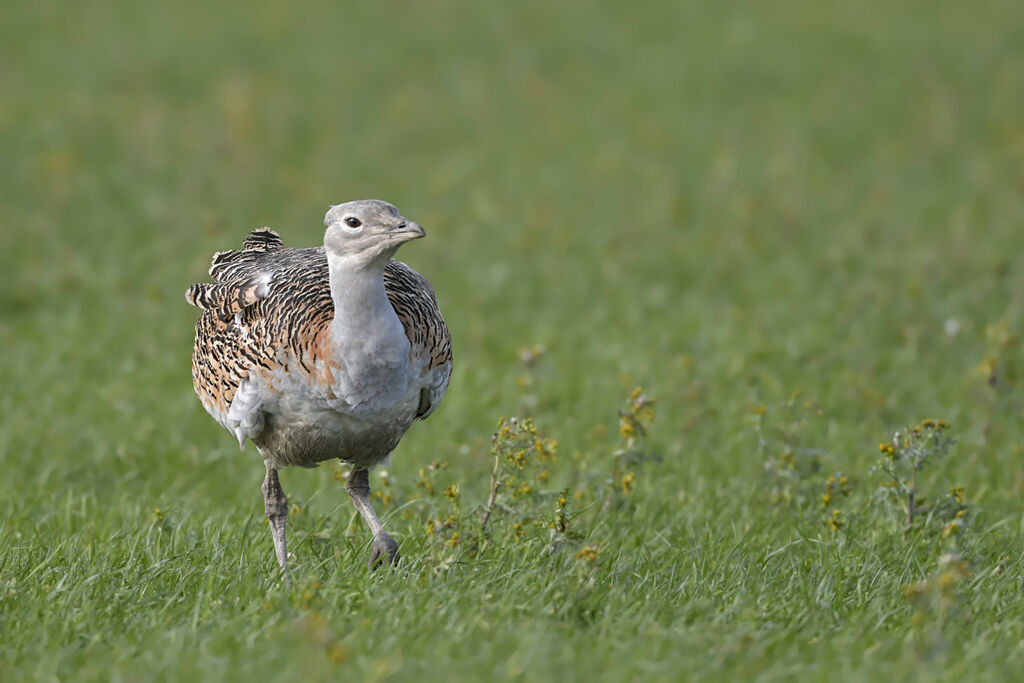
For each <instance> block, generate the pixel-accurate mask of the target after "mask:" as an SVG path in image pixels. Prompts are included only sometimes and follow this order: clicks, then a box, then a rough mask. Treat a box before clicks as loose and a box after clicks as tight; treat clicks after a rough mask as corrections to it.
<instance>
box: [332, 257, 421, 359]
mask: <svg viewBox="0 0 1024 683" xmlns="http://www.w3.org/2000/svg"><path fill="white" fill-rule="evenodd" d="M388 260H389V258H388V257H387V256H385V257H383V258H378V259H373V260H372V261H370V262H365V261H360V260H357V259H354V258H352V257H350V256H338V255H335V254H331V253H330V252H328V254H327V263H328V267H329V270H330V278H331V298H332V299H333V300H334V321H333V322H332V323H331V336H332V338H333V341H334V344H335V346H336V349H337V351H338V352H339V353H341V354H342V357H343V358H346V357H347V358H348V359H349V360H350V361H357V359H356V358H355V357H353V355H357V356H359V357H361V358H364V359H368V360H373V361H375V363H374V364H385V365H392V366H393V365H395V364H402V363H408V350H409V340H408V338H407V337H406V336H405V329H404V328H403V327H402V323H401V321H400V320H399V319H398V316H397V315H396V314H395V309H394V308H392V306H391V302H390V300H389V299H388V295H387V291H386V290H385V289H384V267H385V266H386V265H387V262H388ZM356 365H358V363H357V364H356Z"/></svg>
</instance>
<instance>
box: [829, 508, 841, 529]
mask: <svg viewBox="0 0 1024 683" xmlns="http://www.w3.org/2000/svg"><path fill="white" fill-rule="evenodd" d="M828 525H829V527H831V528H832V531H839V530H840V529H842V528H843V523H842V521H840V519H839V510H838V509H835V510H833V511H832V516H831V517H829V520H828Z"/></svg>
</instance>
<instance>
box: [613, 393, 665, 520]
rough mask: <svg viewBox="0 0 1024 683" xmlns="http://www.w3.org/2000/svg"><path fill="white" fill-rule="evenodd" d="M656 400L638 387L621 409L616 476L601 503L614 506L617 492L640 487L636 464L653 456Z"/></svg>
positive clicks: (615, 459)
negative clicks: (650, 434) (650, 439)
mask: <svg viewBox="0 0 1024 683" xmlns="http://www.w3.org/2000/svg"><path fill="white" fill-rule="evenodd" d="M654 402H655V400H654V399H653V398H651V397H650V396H648V395H647V394H645V393H644V390H643V387H636V388H634V389H633V390H632V391H631V392H630V393H629V398H628V399H626V404H625V406H624V407H623V408H622V409H620V410H619V442H618V445H617V446H616V448H615V451H614V452H613V466H612V477H611V480H610V482H609V486H608V489H607V491H606V493H605V496H604V502H603V503H602V505H601V509H602V510H607V509H608V508H609V506H611V504H612V501H613V500H614V498H615V496H616V495H620V494H622V495H628V494H630V493H632V492H633V489H634V488H636V466H637V465H639V464H640V463H641V462H643V461H644V460H645V459H647V458H650V457H652V454H651V451H650V447H649V445H648V443H647V428H648V426H650V425H651V424H653V422H654V417H655V411H654Z"/></svg>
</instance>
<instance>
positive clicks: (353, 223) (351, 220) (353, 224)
mask: <svg viewBox="0 0 1024 683" xmlns="http://www.w3.org/2000/svg"><path fill="white" fill-rule="evenodd" d="M362 224H363V222H362V221H361V220H359V219H358V218H355V217H354V216H349V217H348V218H346V219H345V225H347V226H348V227H350V228H358V227H359V226H360V225H362Z"/></svg>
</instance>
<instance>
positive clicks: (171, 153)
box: [0, 0, 1024, 681]
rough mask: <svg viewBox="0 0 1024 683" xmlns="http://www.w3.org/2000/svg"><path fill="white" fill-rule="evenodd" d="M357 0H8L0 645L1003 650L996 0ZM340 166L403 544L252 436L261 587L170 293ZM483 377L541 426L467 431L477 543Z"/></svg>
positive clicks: (1015, 257) (665, 671)
mask: <svg viewBox="0 0 1024 683" xmlns="http://www.w3.org/2000/svg"><path fill="white" fill-rule="evenodd" d="M337 5H340V3H338V4H337ZM351 5H352V6H351V7H348V8H341V7H340V6H336V4H328V3H323V4H320V3H312V4H308V5H307V4H303V6H302V9H301V10H300V9H299V8H298V7H296V8H295V9H292V10H288V9H286V5H285V4H283V3H270V2H255V3H254V2H249V3H242V2H237V3H209V2H204V3H200V2H194V1H193V0H184V1H183V2H178V3H143V4H141V5H140V4H135V5H127V4H124V3H109V2H92V3H84V4H78V5H68V4H66V3H57V2H52V1H50V0H46V1H42V2H36V3H17V4H14V3H8V6H6V7H5V9H4V12H3V14H4V19H3V21H2V22H0V157H2V158H0V272H2V273H3V275H2V278H0V344H2V347H0V348H2V353H0V359H2V360H0V370H2V372H0V415H2V417H0V420H2V422H0V425H2V426H0V464H2V475H3V482H4V484H3V486H2V487H0V509H2V510H3V513H2V514H0V678H2V679H3V680H4V681H14V680H62V681H63V680H126V681H130V680H139V681H148V680H171V681H173V680H196V679H201V680H246V681H262V680H281V681H285V680H289V681H291V680H324V679H328V678H342V677H357V678H359V679H361V680H370V681H376V680H456V679H463V678H465V679H476V680H592V679H603V680H645V681H647V680H657V681H662V680H663V681H672V680H690V679H692V680H761V681H771V680H793V679H798V680H872V681H882V680H928V681H932V680H1000V679H1002V680H1007V679H1010V678H1013V677H1015V676H1016V674H1018V673H1019V672H1020V671H1021V670H1022V668H1024V574H1022V571H1024V510H1022V507H1021V504H1020V502H1021V498H1022V487H1024V457H1022V453H1024V393H1022V392H1024V376H1021V374H1020V373H1021V369H1022V368H1021V363H1022V361H1024V359H1022V357H1021V347H1020V346H1019V344H1018V337H1019V335H1020V334H1021V331H1022V329H1024V257H1022V251H1021V248H1022V246H1021V245H1022V236H1024V118H1022V112H1024V79H1022V77H1021V74H1024V13H1022V11H1021V9H1020V6H1019V3H1015V2H1010V1H1006V2H999V1H998V0H995V1H993V2H987V3H982V4H980V5H972V4H970V3H911V2H880V1H877V0H869V1H867V2H860V3H840V2H832V1H827V2H821V3H805V2H796V1H788V0H787V1H783V2H776V3H739V2H736V3H718V2H694V3H676V2H650V3H615V2H598V3H587V4H584V3H573V2H568V3H547V2H523V3H505V4H501V5H493V6H492V5H489V4H485V3H459V2H454V1H451V0H436V1H431V2H422V3H408V4H406V3H397V2H381V3H360V4H356V3H351ZM361 197H380V198H384V199H387V200H389V201H392V202H393V203H395V204H397V205H398V206H399V207H400V208H401V209H402V211H403V213H405V215H407V216H409V217H410V218H412V219H414V220H416V221H418V222H420V223H421V224H422V225H424V226H425V228H426V229H427V233H428V236H427V239H425V240H422V241H418V242H415V243H413V244H411V245H408V246H407V247H405V248H404V249H403V251H402V252H401V253H400V254H399V256H400V258H402V259H403V260H405V261H407V262H408V263H410V265H412V266H413V267H414V268H416V269H417V270H419V271H420V272H422V273H423V274H425V275H426V276H427V277H428V278H429V279H430V280H431V281H432V283H433V285H434V287H435V289H436V290H437V293H438V297H439V300H440V303H441V306H442V309H443V311H444V313H445V316H446V319H447V320H448V324H449V326H450V328H451V331H452V335H453V340H454V348H455V360H456V369H455V373H454V376H453V379H452V383H451V387H450V389H449V392H448V395H447V397H446V399H445V403H444V404H443V405H442V407H441V409H440V410H439V411H438V413H437V414H436V415H434V416H433V417H432V418H431V419H430V420H429V421H427V422H424V423H421V424H418V425H416V426H415V427H414V428H413V429H412V430H411V431H410V432H409V434H408V435H407V436H406V438H405V439H404V440H403V442H402V444H401V445H400V446H399V448H398V450H397V451H396V453H395V455H394V463H393V465H392V467H391V468H390V469H389V470H388V473H387V477H386V481H385V478H384V477H382V476H381V474H380V472H379V471H378V472H377V473H375V474H374V475H373V477H372V480H371V484H372V485H373V486H374V487H375V489H376V490H378V491H380V492H381V493H382V497H381V498H380V499H379V500H378V511H379V512H381V513H382V515H383V516H384V517H385V520H386V523H387V525H388V527H389V530H390V531H391V533H392V535H394V536H395V537H396V538H397V539H398V541H399V542H400V544H401V548H402V552H403V556H404V564H403V565H402V567H401V568H400V569H399V570H397V571H380V572H376V573H371V572H369V571H368V570H367V569H366V567H365V561H366V558H367V555H368V546H369V536H368V534H367V533H366V530H365V529H364V528H363V526H362V523H361V522H360V521H359V520H358V518H357V517H356V516H355V515H354V513H353V511H352V507H351V505H350V503H349V501H348V497H347V496H346V495H345V493H344V487H343V482H342V481H339V479H340V478H341V477H342V476H343V472H342V470H341V469H340V467H338V466H336V465H330V464H325V465H324V466H322V467H320V468H319V469H316V470H310V471H306V470H287V471H285V472H284V473H283V475H282V483H283V485H284V488H285V491H286V492H287V493H288V494H289V496H290V499H291V501H292V503H293V505H294V507H293V510H292V512H293V515H292V517H291V518H290V521H289V532H290V540H291V541H292V542H291V547H290V549H291V550H292V551H293V552H294V559H293V561H292V575H293V578H294V581H293V583H292V585H291V586H290V587H286V586H284V585H282V584H281V583H280V582H279V581H278V580H277V579H276V575H275V565H274V561H273V558H272V554H273V552H272V544H271V540H270V534H269V533H268V531H267V529H266V526H265V524H264V520H263V507H262V499H261V494H260V483H261V481H262V478H263V466H262V462H261V461H260V458H259V456H258V454H257V453H256V452H255V449H254V448H252V447H251V446H250V447H249V449H248V450H247V451H245V452H243V453H239V452H238V449H237V446H236V445H235V444H234V442H233V439H232V437H231V436H230V435H228V434H227V433H226V432H224V431H223V430H221V428H220V427H218V426H217V425H216V424H215V423H214V422H213V421H212V420H211V419H210V418H209V417H208V416H207V415H206V414H205V412H204V411H203V410H202V408H201V406H200V405H199V403H198V401H197V400H196V398H195V396H194V395H193V392H192V387H191V378H190V371H189V365H190V360H189V359H190V354H191V343H192V325H193V323H194V320H195V318H196V310H195V309H192V308H190V307H188V306H187V305H186V304H185V302H184V299H183V294H184V291H185V289H186V287H187V286H188V285H189V284H191V283H192V282H195V281H197V280H200V279H203V278H205V272H206V268H207V266H208V260H209V257H210V255H211V254H212V252H214V251H216V250H222V249H228V248H234V247H237V246H238V245H239V244H240V243H241V240H242V239H243V237H244V235H245V234H246V232H247V231H249V230H250V229H253V228H255V227H259V226H262V225H270V226H271V227H274V228H275V229H277V230H278V231H279V232H281V234H282V235H283V236H284V239H285V240H286V243H288V244H290V245H293V246H298V245H303V246H305V245H313V244H317V243H319V242H320V241H321V240H322V234H323V227H322V225H321V217H322V215H323V212H324V210H325V209H326V208H327V206H328V204H330V203H338V202H340V201H344V200H349V199H355V198H361ZM537 346H540V347H542V349H539V348H535V347H537ZM636 386H642V387H643V391H644V392H645V395H646V396H649V397H654V398H655V399H656V401H655V403H654V404H653V410H654V418H655V419H654V421H653V423H649V424H648V423H647V422H646V419H647V418H649V417H650V415H649V414H648V408H649V406H636V405H633V406H632V408H636V409H637V411H638V414H637V418H638V420H639V424H640V426H644V425H646V427H647V431H646V436H645V435H644V434H643V433H642V431H641V430H640V429H639V427H638V426H637V424H634V423H633V422H632V421H631V417H630V416H631V415H632V413H629V410H631V409H632V408H627V413H629V414H628V416H626V417H622V416H620V414H619V412H618V411H620V410H622V409H624V407H627V406H629V400H630V399H629V396H630V392H631V391H632V389H633V388H634V387H636ZM635 403H636V401H634V404H635ZM503 416H504V417H512V416H518V417H520V418H523V417H526V416H530V417H532V418H533V419H534V421H535V423H536V426H537V428H538V430H539V432H540V434H541V435H545V436H547V437H549V438H550V439H553V440H556V441H557V443H558V446H557V459H555V460H548V461H543V460H542V456H544V455H546V453H539V452H536V451H535V450H532V449H531V448H527V449H526V451H527V456H528V457H529V458H530V459H531V463H530V464H529V465H528V466H527V467H526V468H525V469H524V470H523V471H522V472H519V471H518V470H517V469H515V466H514V465H513V464H511V463H510V462H508V461H507V460H506V456H509V457H514V456H515V455H516V453H517V452H518V447H517V446H516V443H515V433H510V434H508V435H505V436H503V437H502V438H501V439H500V440H499V441H500V442H499V444H498V446H497V448H498V459H499V462H500V463H504V465H503V466H504V467H505V473H506V474H507V475H514V476H515V477H516V481H509V482H507V483H508V486H506V487H504V488H502V489H501V491H500V496H499V502H502V503H503V505H501V506H499V507H498V508H497V509H496V510H495V512H494V513H493V515H492V517H491V519H490V520H489V523H488V530H487V536H486V537H485V536H484V535H483V534H482V533H481V531H480V522H481V516H482V508H483V507H484V505H485V503H486V502H487V499H488V494H489V486H490V472H491V467H492V455H491V452H492V434H494V433H495V431H496V430H497V429H498V426H497V425H498V419H499V418H500V417H503ZM923 418H936V419H938V418H943V419H945V420H948V422H949V424H950V425H951V426H950V428H949V429H947V430H945V431H943V432H942V433H943V434H945V435H949V436H951V437H952V438H954V439H955V440H956V444H955V445H953V446H952V447H951V449H950V451H949V454H948V455H947V456H946V457H945V458H942V459H939V460H938V461H937V462H935V463H933V464H930V465H929V466H928V467H927V468H925V469H923V470H921V472H920V478H919V480H918V481H917V482H916V488H915V493H916V495H917V503H918V504H920V505H921V507H922V509H921V510H920V511H919V512H918V514H917V515H916V516H915V520H914V521H913V523H912V524H911V525H910V526H909V527H908V526H907V524H906V520H905V519H904V516H905V512H904V511H902V510H901V509H900V506H899V504H898V502H896V503H894V504H893V505H886V504H884V502H883V500H884V499H883V494H884V493H885V492H886V491H889V492H891V491H893V490H894V489H884V490H882V491H880V490H879V484H880V483H881V482H884V481H886V475H885V474H884V472H881V471H879V470H878V469H877V465H876V463H877V462H878V461H879V460H882V461H883V462H885V461H886V454H884V453H881V452H880V450H879V444H880V442H882V443H889V439H890V438H891V436H892V434H893V432H895V431H897V430H903V429H904V428H905V427H906V426H908V425H914V424H918V423H919V421H920V420H921V419H923ZM925 431H926V432H927V431H928V429H927V428H925ZM905 434H906V432H903V435H901V437H900V439H902V438H903V437H904V435H905ZM546 443H548V442H546ZM897 446H901V442H900V440H897ZM544 448H545V449H547V450H550V448H551V446H550V445H546V446H544ZM617 452H618V453H620V455H619V456H616V453H617ZM898 459H899V458H898V457H894V458H893V460H894V461H895V460H898ZM435 462H436V463H438V466H436V467H433V468H431V464H432V463H435ZM830 476H832V477H835V479H834V480H833V483H832V484H831V485H830V484H829V477H830ZM453 484H454V485H457V487H458V493H457V495H456V493H455V490H454V489H451V488H449V487H450V486H451V485H453ZM958 485H959V486H962V489H956V487H957V486H958ZM527 488H528V489H529V490H526V489H527ZM446 491H447V495H446V494H445V492H446ZM563 492H564V494H565V499H566V501H565V503H564V504H561V503H559V497H560V496H561V495H562V493H563ZM823 497H827V500H823ZM922 497H925V498H926V500H925V502H924V503H921V498H922ZM833 510H838V511H839V512H838V515H837V514H836V513H834V512H833ZM957 514H959V515H960V516H959V517H956V515H957ZM833 522H834V524H833ZM954 522H955V524H954ZM563 523H564V524H565V528H564V529H563V528H562V525H563ZM551 524H555V526H556V529H554V530H552V529H551V528H550V525H551ZM834 527H837V528H834ZM456 534H458V536H456Z"/></svg>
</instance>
